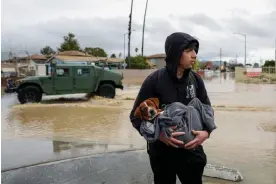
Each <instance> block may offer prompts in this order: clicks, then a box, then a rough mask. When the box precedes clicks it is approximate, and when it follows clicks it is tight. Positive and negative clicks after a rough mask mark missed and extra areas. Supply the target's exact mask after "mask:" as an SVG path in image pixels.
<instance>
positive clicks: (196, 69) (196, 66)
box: [193, 60, 199, 71]
mask: <svg viewBox="0 0 276 184" xmlns="http://www.w3.org/2000/svg"><path fill="white" fill-rule="evenodd" d="M193 70H194V71H198V70H199V61H198V60H196V61H195V63H194V65H193Z"/></svg>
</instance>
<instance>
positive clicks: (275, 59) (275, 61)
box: [274, 38, 276, 73]
mask: <svg viewBox="0 0 276 184" xmlns="http://www.w3.org/2000/svg"><path fill="white" fill-rule="evenodd" d="M274 57H275V58H274V63H275V73H276V38H275V56H274Z"/></svg>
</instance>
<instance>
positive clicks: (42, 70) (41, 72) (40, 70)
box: [35, 64, 46, 76]
mask: <svg viewBox="0 0 276 184" xmlns="http://www.w3.org/2000/svg"><path fill="white" fill-rule="evenodd" d="M35 75H36V76H45V75H46V66H45V64H36V71H35Z"/></svg>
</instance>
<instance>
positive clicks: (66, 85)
mask: <svg viewBox="0 0 276 184" xmlns="http://www.w3.org/2000/svg"><path fill="white" fill-rule="evenodd" d="M49 67H50V70H51V72H50V74H49V75H46V76H30V77H25V78H23V79H21V80H17V81H16V92H17V98H18V101H19V102H20V103H21V104H24V103H37V102H40V101H41V99H42V95H43V94H45V95H65V94H77V93H87V94H95V95H98V96H102V97H105V98H114V97H115V95H116V88H119V89H122V90H123V84H122V80H123V74H121V73H117V72H115V71H112V70H106V69H104V68H102V67H98V66H95V65H83V64H55V63H51V64H50V66H48V65H46V73H47V71H49Z"/></svg>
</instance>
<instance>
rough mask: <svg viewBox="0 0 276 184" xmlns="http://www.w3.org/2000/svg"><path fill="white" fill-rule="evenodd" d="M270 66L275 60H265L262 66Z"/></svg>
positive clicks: (273, 64)
mask: <svg viewBox="0 0 276 184" xmlns="http://www.w3.org/2000/svg"><path fill="white" fill-rule="evenodd" d="M270 66H275V61H274V60H266V61H265V64H264V67H270Z"/></svg>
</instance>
